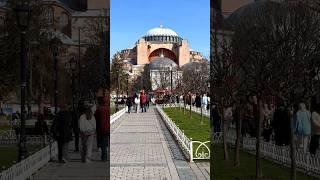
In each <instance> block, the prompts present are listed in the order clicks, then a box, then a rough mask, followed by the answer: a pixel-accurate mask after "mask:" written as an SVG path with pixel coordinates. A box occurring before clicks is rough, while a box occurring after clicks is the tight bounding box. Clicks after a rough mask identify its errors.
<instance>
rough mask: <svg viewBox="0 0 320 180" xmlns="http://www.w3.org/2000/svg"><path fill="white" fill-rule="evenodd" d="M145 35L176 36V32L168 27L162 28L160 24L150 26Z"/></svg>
mask: <svg viewBox="0 0 320 180" xmlns="http://www.w3.org/2000/svg"><path fill="white" fill-rule="evenodd" d="M145 36H178V34H177V33H176V32H175V31H174V30H172V29H170V28H164V27H163V26H162V25H160V27H156V28H152V29H150V30H149V31H147V33H146V34H145Z"/></svg>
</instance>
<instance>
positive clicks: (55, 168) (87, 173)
mask: <svg viewBox="0 0 320 180" xmlns="http://www.w3.org/2000/svg"><path fill="white" fill-rule="evenodd" d="M94 142H95V141H94ZM80 144H81V142H80ZM73 145H74V143H73V142H71V143H70V147H69V162H68V163H65V164H60V163H56V162H51V163H49V164H47V166H45V167H43V168H42V169H40V170H39V171H38V172H37V173H36V174H35V175H34V176H33V177H32V178H31V179H34V180H108V179H110V178H109V171H110V170H109V163H108V162H107V163H106V162H101V161H100V152H98V151H97V149H96V148H95V147H96V144H94V146H93V147H94V152H93V154H92V158H93V161H92V162H90V163H81V161H80V159H81V158H80V153H79V152H78V153H75V152H73V150H74V146H73Z"/></svg>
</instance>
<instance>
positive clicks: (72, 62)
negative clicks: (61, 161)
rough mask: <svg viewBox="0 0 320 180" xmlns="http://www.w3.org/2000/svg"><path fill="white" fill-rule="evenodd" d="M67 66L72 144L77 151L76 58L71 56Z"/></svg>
mask: <svg viewBox="0 0 320 180" xmlns="http://www.w3.org/2000/svg"><path fill="white" fill-rule="evenodd" d="M69 66H70V70H71V92H72V120H73V132H74V138H75V141H74V145H75V150H74V151H75V152H78V151H79V131H78V129H79V127H78V118H77V113H76V107H75V103H76V94H75V69H76V60H75V58H74V57H73V58H71V59H70V61H69Z"/></svg>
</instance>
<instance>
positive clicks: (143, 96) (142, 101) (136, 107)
mask: <svg viewBox="0 0 320 180" xmlns="http://www.w3.org/2000/svg"><path fill="white" fill-rule="evenodd" d="M126 99H127V100H126V105H127V107H128V113H131V112H133V111H134V112H135V113H139V112H141V113H144V112H147V109H149V107H150V103H151V96H150V95H149V94H148V93H146V92H145V91H144V90H141V91H140V93H139V94H138V93H134V94H133V95H132V96H129V97H127V98H126Z"/></svg>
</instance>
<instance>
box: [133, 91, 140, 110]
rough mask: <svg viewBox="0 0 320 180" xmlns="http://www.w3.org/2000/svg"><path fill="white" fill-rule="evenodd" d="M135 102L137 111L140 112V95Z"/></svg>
mask: <svg viewBox="0 0 320 180" xmlns="http://www.w3.org/2000/svg"><path fill="white" fill-rule="evenodd" d="M134 103H135V104H136V113H138V112H139V109H140V95H137V96H136V98H135V99H134Z"/></svg>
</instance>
